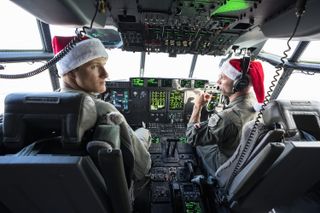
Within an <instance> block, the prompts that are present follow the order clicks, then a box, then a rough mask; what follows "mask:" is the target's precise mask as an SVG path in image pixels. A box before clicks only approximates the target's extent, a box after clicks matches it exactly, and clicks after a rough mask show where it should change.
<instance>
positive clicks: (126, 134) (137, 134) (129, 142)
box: [60, 88, 151, 180]
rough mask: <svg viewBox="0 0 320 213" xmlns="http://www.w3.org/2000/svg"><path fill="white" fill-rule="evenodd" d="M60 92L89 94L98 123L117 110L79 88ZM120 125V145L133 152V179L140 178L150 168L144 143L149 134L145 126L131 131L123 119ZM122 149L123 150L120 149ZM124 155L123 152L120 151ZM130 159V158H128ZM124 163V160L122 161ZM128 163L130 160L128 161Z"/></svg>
mask: <svg viewBox="0 0 320 213" xmlns="http://www.w3.org/2000/svg"><path fill="white" fill-rule="evenodd" d="M60 91H61V92H79V93H83V94H86V95H89V96H90V97H91V98H92V99H93V101H94V103H95V106H96V111H97V114H98V115H97V116H98V119H97V120H98V123H97V124H99V120H100V119H101V118H102V117H103V116H104V115H106V114H107V113H109V112H118V110H117V109H116V108H115V107H114V106H113V105H112V104H110V103H108V102H105V101H102V100H101V99H98V98H96V97H95V96H94V95H93V94H90V93H86V92H83V91H80V90H73V89H69V88H62V89H61V90H60ZM119 126H120V134H121V135H120V138H121V146H125V147H126V150H129V151H130V152H131V153H132V154H133V159H132V160H133V164H134V166H133V179H134V180H141V179H143V178H144V177H145V175H146V174H147V173H148V172H149V170H150V168H151V157H150V153H149V152H148V150H147V148H146V146H145V144H150V143H151V134H150V132H149V130H147V129H145V128H139V129H137V130H136V131H133V130H132V128H131V127H130V126H129V124H128V123H127V122H126V121H124V122H123V123H122V124H121V125H119ZM122 151H124V150H123V149H122ZM122 154H123V156H125V153H122ZM124 161H126V159H124ZM127 161H128V160H127ZM129 161H130V160H129ZM124 163H126V162H124ZM129 163H130V162H129Z"/></svg>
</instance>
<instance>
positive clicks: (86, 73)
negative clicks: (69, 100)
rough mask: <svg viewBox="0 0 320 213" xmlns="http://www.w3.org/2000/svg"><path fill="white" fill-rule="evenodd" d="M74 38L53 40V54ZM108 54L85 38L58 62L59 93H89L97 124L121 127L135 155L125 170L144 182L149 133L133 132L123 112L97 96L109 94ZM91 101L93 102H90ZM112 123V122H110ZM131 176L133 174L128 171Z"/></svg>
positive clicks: (98, 43) (95, 41)
mask: <svg viewBox="0 0 320 213" xmlns="http://www.w3.org/2000/svg"><path fill="white" fill-rule="evenodd" d="M72 39H74V37H58V36H55V37H54V38H53V41H52V46H53V51H54V54H58V53H59V52H60V51H62V49H63V48H65V46H66V45H67V44H68V43H69V42H70V41H71V40H72ZM107 60H108V54H107V52H106V50H105V47H104V46H103V44H102V42H101V41H100V40H99V39H96V38H84V39H82V40H81V41H80V42H77V43H76V45H75V46H74V47H73V48H72V49H71V50H70V52H68V53H67V54H66V55H65V56H64V57H63V58H62V59H61V60H59V61H58V62H57V64H56V65H57V70H58V74H59V75H60V77H61V78H62V88H61V89H60V92H77V93H83V94H86V95H87V97H90V98H87V99H86V101H87V104H86V105H85V106H86V107H91V108H92V109H93V110H96V112H97V123H99V122H110V121H111V122H113V123H114V124H116V125H120V134H121V137H120V138H121V147H126V150H127V151H129V152H130V153H132V155H133V158H129V159H126V156H125V155H126V154H125V152H124V153H123V156H124V164H125V167H126V168H130V169H133V175H131V176H132V178H133V180H135V181H138V180H142V179H144V178H145V175H146V174H147V173H148V172H149V169H150V167H151V157H150V154H149V152H148V151H147V150H148V148H149V145H150V142H151V135H150V132H149V130H147V129H145V128H139V129H137V130H136V131H133V130H132V129H131V128H130V126H129V125H128V123H127V121H126V120H125V118H124V117H123V116H122V115H121V113H120V112H119V111H118V110H117V109H116V108H115V107H114V106H113V105H112V104H110V103H107V102H105V101H102V100H101V99H98V98H96V94H99V93H103V92H105V91H106V82H105V80H106V78H107V77H108V73H107V71H106V69H105V65H106V62H107ZM90 101H91V102H90ZM108 124H109V123H108ZM127 174H129V175H130V172H127Z"/></svg>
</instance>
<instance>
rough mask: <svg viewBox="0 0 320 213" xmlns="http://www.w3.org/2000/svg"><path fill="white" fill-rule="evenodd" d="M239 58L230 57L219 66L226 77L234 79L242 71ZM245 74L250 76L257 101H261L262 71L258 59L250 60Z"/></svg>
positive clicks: (262, 94) (262, 92)
mask: <svg viewBox="0 0 320 213" xmlns="http://www.w3.org/2000/svg"><path fill="white" fill-rule="evenodd" d="M241 60H242V59H230V60H228V61H226V62H225V63H224V64H223V66H222V67H221V70H222V73H224V74H225V75H226V76H228V78H230V79H232V80H235V79H236V78H237V77H238V76H240V75H241V72H242V71H241ZM247 74H248V75H249V76H250V77H251V82H252V86H253V90H254V93H255V94H256V97H257V101H258V102H259V103H262V102H263V100H264V73H263V68H262V65H261V63H260V62H259V61H251V62H250V65H249V69H248V73H247Z"/></svg>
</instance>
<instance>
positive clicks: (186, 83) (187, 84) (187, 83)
mask: <svg viewBox="0 0 320 213" xmlns="http://www.w3.org/2000/svg"><path fill="white" fill-rule="evenodd" d="M180 86H181V87H184V88H191V80H187V79H182V80H181V82H180Z"/></svg>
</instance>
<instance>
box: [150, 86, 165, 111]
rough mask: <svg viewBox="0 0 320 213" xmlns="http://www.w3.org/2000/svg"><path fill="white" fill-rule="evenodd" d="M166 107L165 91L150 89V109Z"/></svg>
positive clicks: (155, 109)
mask: <svg viewBox="0 0 320 213" xmlns="http://www.w3.org/2000/svg"><path fill="white" fill-rule="evenodd" d="M165 108H166V92H165V91H151V92H150V110H151V111H158V110H164V109H165Z"/></svg>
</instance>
